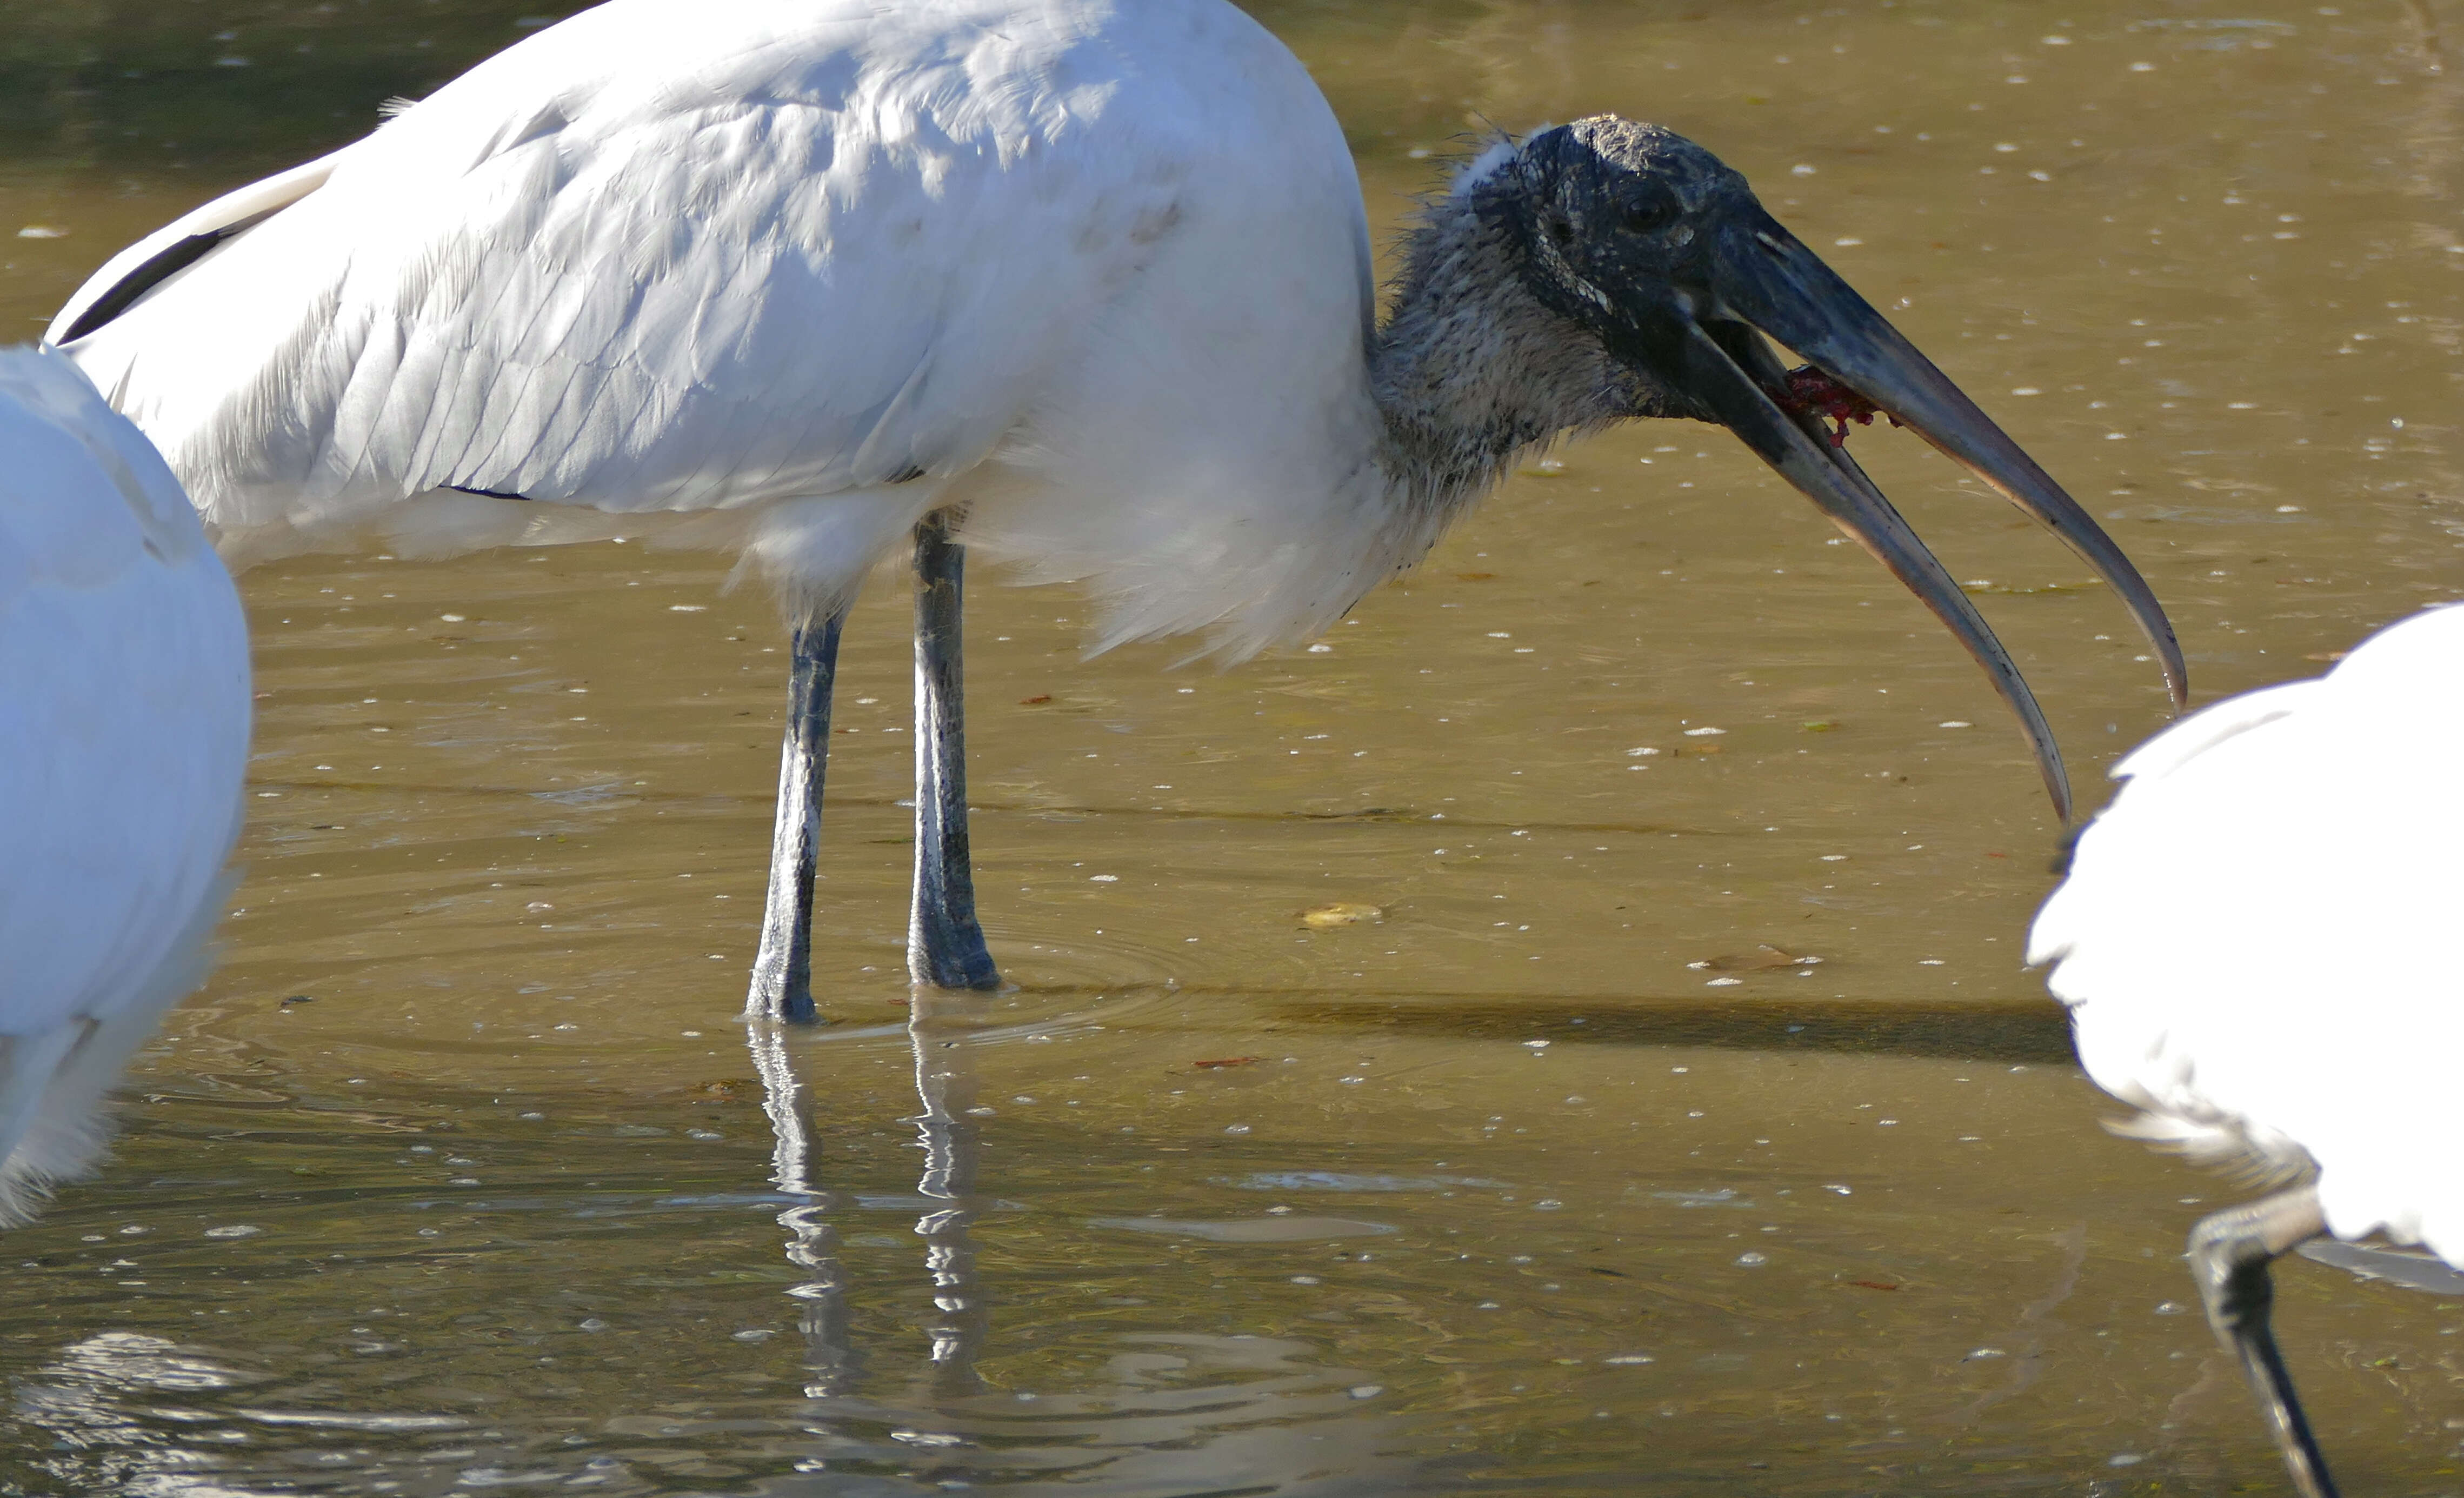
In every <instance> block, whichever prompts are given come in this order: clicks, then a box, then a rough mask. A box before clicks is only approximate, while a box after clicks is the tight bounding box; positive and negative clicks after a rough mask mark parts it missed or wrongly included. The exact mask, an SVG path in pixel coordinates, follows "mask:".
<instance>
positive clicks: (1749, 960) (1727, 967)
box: [1685, 941, 1822, 973]
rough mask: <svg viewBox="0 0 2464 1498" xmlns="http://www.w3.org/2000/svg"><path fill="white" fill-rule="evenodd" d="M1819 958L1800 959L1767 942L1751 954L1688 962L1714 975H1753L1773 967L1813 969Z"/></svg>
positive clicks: (1743, 953)
mask: <svg viewBox="0 0 2464 1498" xmlns="http://www.w3.org/2000/svg"><path fill="white" fill-rule="evenodd" d="M1821 960H1822V959H1821V958H1818V957H1799V956H1797V955H1795V954H1794V953H1791V952H1783V951H1782V950H1780V949H1779V948H1777V947H1775V946H1772V945H1771V943H1770V942H1768V941H1766V942H1763V943H1762V944H1760V945H1758V946H1756V947H1755V948H1754V949H1753V950H1752V951H1751V952H1732V953H1730V954H1728V955H1727V956H1726V957H1715V958H1711V959H1710V960H1708V961H1705V962H1688V963H1686V964H1685V965H1686V966H1687V967H1691V968H1707V969H1709V970H1710V971H1712V972H1714V973H1753V972H1760V971H1762V970H1763V969H1765V968H1773V967H1813V966H1815V965H1817V964H1818V963H1820V962H1821Z"/></svg>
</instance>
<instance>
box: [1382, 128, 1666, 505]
mask: <svg viewBox="0 0 2464 1498" xmlns="http://www.w3.org/2000/svg"><path fill="white" fill-rule="evenodd" d="M1467 175H1477V176H1479V177H1480V179H1481V180H1479V181H1477V182H1473V183H1468V184H1466V185H1462V186H1458V187H1457V188H1456V190H1455V191H1453V192H1451V193H1449V194H1447V195H1445V196H1444V197H1441V198H1438V199H1435V200H1434V201H1432V202H1431V203H1430V204H1429V205H1428V207H1427V208H1426V209H1424V210H1423V212H1422V214H1421V217H1420V221H1419V224H1418V225H1417V226H1416V227H1415V228H1414V229H1413V230H1412V231H1411V236H1410V238H1409V239H1408V240H1407V241H1406V244H1405V247H1404V257H1403V273H1402V275H1401V277H1400V278H1399V279H1398V280H1397V283H1396V286H1395V297H1394V306H1393V310H1392V312H1391V313H1390V314H1389V315H1388V317H1387V319H1386V322H1385V325H1384V326H1383V327H1381V328H1380V329H1379V330H1378V332H1377V337H1376V341H1375V345H1374V346H1373V347H1372V349H1371V351H1370V368H1369V377H1370V388H1371V390H1372V392H1373V393H1374V394H1375V397H1376V401H1377V406H1378V409H1379V410H1380V412H1381V413H1382V414H1383V415H1384V417H1385V435H1384V440H1383V442H1382V443H1381V444H1380V448H1379V452H1378V455H1377V460H1378V466H1379V467H1380V468H1381V469H1383V470H1384V471H1385V473H1386V475H1387V477H1388V478H1389V479H1390V480H1392V481H1393V482H1394V483H1395V484H1396V485H1397V488H1398V489H1399V490H1400V491H1401V492H1402V494H1403V496H1404V497H1405V500H1406V503H1407V505H1408V507H1409V509H1410V510H1411V511H1412V512H1413V514H1414V515H1415V517H1416V518H1421V519H1424V520H1425V519H1432V518H1435V519H1439V520H1440V521H1441V523H1442V519H1443V518H1444V517H1446V516H1447V515H1449V514H1450V513H1451V512H1453V511H1455V510H1457V509H1459V508H1461V507H1462V506H1463V505H1466V504H1468V503H1470V502H1471V501H1473V500H1475V499H1477V498H1479V497H1480V496H1482V495H1483V494H1485V493H1486V492H1487V491H1488V490H1489V489H1490V488H1491V487H1493V486H1494V485H1495V484H1496V483H1497V481H1498V480H1499V479H1501V478H1503V477H1504V476H1505V474H1506V473H1507V470H1508V469H1509V468H1511V467H1512V466H1513V465H1514V463H1515V462H1516V461H1517V460H1518V459H1519V458H1520V457H1521V456H1523V455H1524V454H1526V453H1527V452H1529V451H1530V450H1532V449H1534V448H1536V447H1540V446H1542V445H1544V444H1546V443H1548V442H1550V441H1551V440H1553V439H1555V438H1556V437H1558V436H1560V435H1563V434H1566V433H1569V432H1580V431H1585V430H1591V429H1594V428H1597V427H1601V426H1605V425H1606V424H1608V423H1609V422H1612V421H1615V420H1617V419H1618V418H1620V417H1625V416H1633V415H1637V414H1639V410H1638V407H1639V406H1640V405H1642V404H1643V392H1642V391H1640V390H1639V388H1638V386H1637V381H1636V380H1635V377H1634V376H1633V375H1632V373H1631V372H1629V371H1628V370H1626V369H1625V368H1624V366H1622V365H1620V364H1618V363H1617V362H1616V361H1614V360H1612V359H1611V358H1610V357H1609V354H1608V351H1607V350H1606V349H1605V348H1603V347H1602V346H1601V345H1600V342H1599V340H1598V339H1597V338H1595V337H1594V336H1593V335H1592V334H1591V333H1590V332H1589V331H1588V330H1586V329H1584V328H1582V327H1580V326H1578V325H1577V324H1575V323H1573V322H1572V321H1570V320H1568V319H1565V318H1563V317H1560V316H1558V315H1557V314H1556V313H1553V312H1551V311H1550V310H1549V309H1548V308H1546V307H1544V306H1542V305H1541V304H1540V302H1539V301H1538V299H1537V298H1536V297H1533V296H1532V294H1531V292H1530V291H1529V289H1528V288H1527V287H1526V285H1525V284H1524V281H1523V276H1522V272H1521V268H1520V267H1521V263H1522V251H1521V249H1520V248H1519V246H1518V245H1517V244H1516V243H1515V239H1516V234H1517V230H1516V229H1515V227H1514V223H1515V220H1514V215H1511V214H1508V213H1502V212H1499V211H1497V210H1496V209H1497V208H1498V204H1497V203H1496V202H1495V201H1494V200H1493V199H1490V200H1488V201H1486V202H1484V201H1483V200H1484V197H1485V195H1489V194H1497V193H1512V192H1518V191H1521V190H1523V188H1522V186H1521V183H1520V181H1519V176H1518V174H1517V173H1516V172H1515V171H1514V167H1513V164H1512V163H1510V162H1509V163H1507V165H1504V166H1501V167H1497V168H1495V169H1494V170H1491V171H1489V172H1487V173H1485V174H1483V173H1479V172H1478V171H1477V169H1475V172H1474V173H1471V174H1467Z"/></svg>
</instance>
